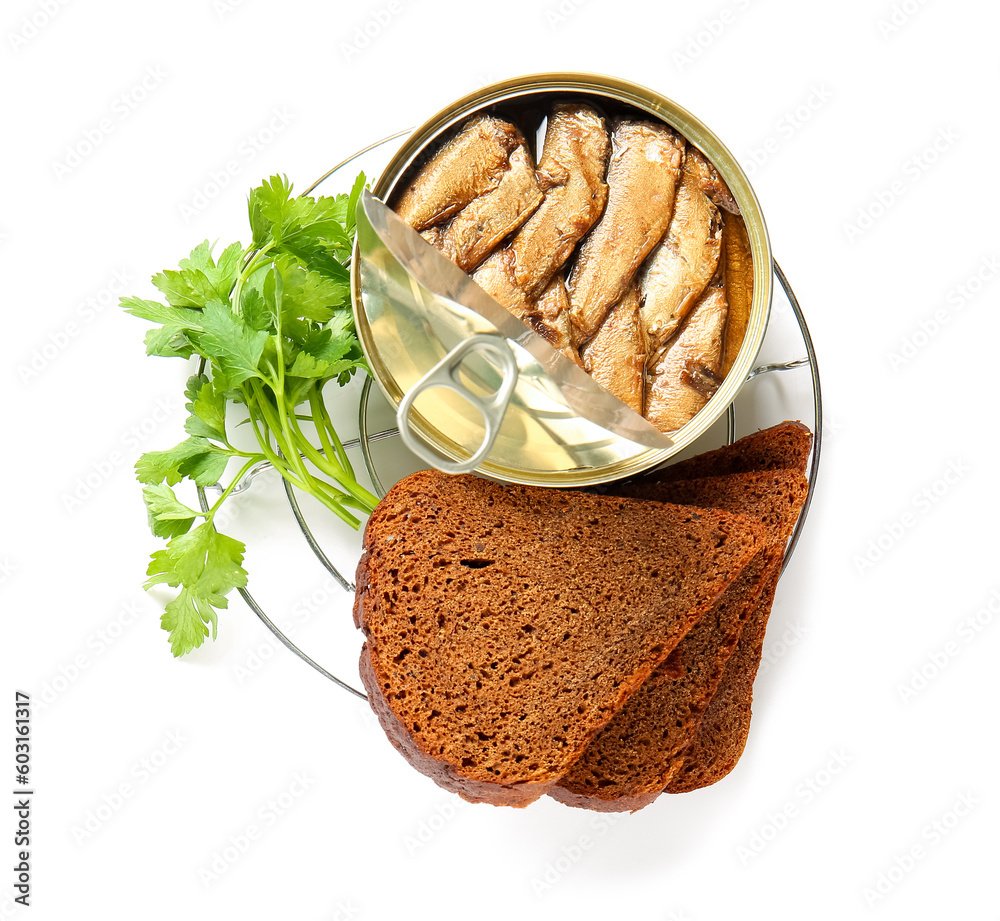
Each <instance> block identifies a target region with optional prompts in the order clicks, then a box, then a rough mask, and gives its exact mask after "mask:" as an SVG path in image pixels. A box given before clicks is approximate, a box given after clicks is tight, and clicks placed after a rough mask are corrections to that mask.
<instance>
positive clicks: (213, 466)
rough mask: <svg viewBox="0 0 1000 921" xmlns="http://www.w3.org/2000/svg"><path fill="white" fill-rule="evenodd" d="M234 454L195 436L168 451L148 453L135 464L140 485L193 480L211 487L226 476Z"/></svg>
mask: <svg viewBox="0 0 1000 921" xmlns="http://www.w3.org/2000/svg"><path fill="white" fill-rule="evenodd" d="M231 456H232V452H230V451H227V450H225V449H223V448H220V447H217V446H216V445H214V444H212V443H211V442H210V441H209V440H208V439H207V438H204V437H202V436H192V437H191V438H188V439H186V440H185V441H182V442H181V443H180V444H179V445H175V446H174V447H173V448H171V449H170V450H169V451H147V452H146V453H145V454H143V455H142V456H141V457H140V458H139V459H138V460H137V461H136V462H135V474H136V479H137V480H138V481H139V482H140V483H147V484H151V485H155V484H157V483H163V482H166V483H167V485H168V486H173V485H175V484H176V483H179V482H180V481H181V480H182V479H184V477H190V478H191V479H192V480H194V481H195V483H197V484H198V485H199V486H212V485H213V484H215V483H218V482H219V479H220V478H221V476H222V474H223V473H224V472H225V469H226V464H228V463H229V458H230V457H231Z"/></svg>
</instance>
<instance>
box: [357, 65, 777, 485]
mask: <svg viewBox="0 0 1000 921" xmlns="http://www.w3.org/2000/svg"><path fill="white" fill-rule="evenodd" d="M546 93H548V94H552V93H570V94H574V93H575V94H580V95H584V96H589V97H590V98H594V97H603V98H606V99H608V100H609V101H611V102H612V103H615V104H618V105H622V104H624V105H628V106H631V107H633V108H635V109H637V110H639V111H641V112H645V113H646V114H648V115H650V116H652V117H654V118H656V119H658V120H660V121H663V122H665V123H666V124H669V125H670V126H671V127H673V128H674V129H676V130H677V131H679V132H680V133H681V134H682V135H683V136H684V137H685V139H686V140H687V141H688V142H689V143H692V144H693V145H694V146H695V147H697V148H698V149H700V150H701V151H702V153H704V154H705V156H706V157H707V158H708V159H709V161H710V162H711V163H712V165H713V166H714V167H715V168H716V169H717V170H718V171H719V173H720V175H721V176H722V178H723V179H724V180H725V182H726V184H727V185H728V186H729V190H730V192H731V193H732V194H733V197H734V198H735V200H736V202H737V204H738V205H739V208H740V212H741V215H742V217H743V221H744V224H745V227H746V231H747V236H748V239H749V243H750V253H751V260H752V264H753V299H752V302H751V308H750V315H749V318H748V324H747V329H746V331H745V333H744V336H743V341H742V343H741V345H740V350H739V352H738V353H737V357H736V359H735V361H734V362H733V364H732V366H731V368H730V370H729V373H728V374H727V375H726V378H725V380H724V381H723V383H722V385H721V386H720V387H719V389H718V391H717V392H716V393H715V394H714V395H713V396H712V398H711V399H710V400H709V401H708V403H707V404H706V405H705V406H704V407H702V409H701V410H699V412H698V413H697V414H696V415H695V416H694V417H693V418H692V419H691V420H690V421H689V422H688V423H686V424H685V425H684V426H682V427H681V428H680V429H679V430H678V431H677V432H676V433H675V434H674V435H672V437H673V438H674V447H673V448H671V449H664V450H654V449H649V450H646V451H643V452H640V453H637V454H634V455H632V456H631V457H628V458H625V459H623V460H622V461H620V462H619V463H618V464H615V465H612V466H610V467H608V468H599V469H592V468H586V469H579V468H578V469H575V470H569V471H565V472H561V471H560V472H556V473H552V472H540V471H526V470H522V469H518V468H512V467H508V466H504V465H500V464H496V463H492V462H489V461H488V462H486V463H484V464H483V465H481V466H480V467H479V468H478V471H479V472H481V473H483V474H485V475H488V476H491V477H493V478H495V479H498V480H503V481H506V482H517V483H525V484H530V485H559V486H582V485H595V484H598V483H602V482H607V481H609V480H615V479H620V478H623V477H627V476H632V475H634V474H637V473H640V472H643V471H645V470H649V469H652V468H653V467H655V466H658V465H659V464H661V463H663V462H664V461H666V460H667V459H669V458H670V457H672V456H673V455H674V454H676V453H678V452H679V451H682V450H683V449H684V448H686V447H687V446H688V445H690V444H692V443H693V442H694V441H695V440H696V439H697V438H698V437H699V436H701V435H702V434H704V432H705V431H707V429H708V428H709V427H710V426H711V425H712V424H713V423H714V422H715V421H716V420H717V419H718V418H719V417H720V416H721V415H722V414H723V413H724V412H725V411H726V408H727V407H728V406H729V405H731V404H732V402H733V401H734V400H735V398H736V396H737V394H738V393H739V391H740V389H741V388H742V386H743V384H744V383H745V382H746V379H747V375H748V374H749V372H750V370H751V368H752V367H753V364H754V361H755V360H756V357H757V354H758V352H759V350H760V346H761V343H762V342H763V338H764V333H765V331H766V328H767V323H768V319H769V316H770V310H771V301H772V297H773V261H772V255H771V244H770V238H769V235H768V231H767V226H766V224H765V221H764V216H763V212H762V210H761V207H760V202H759V200H758V199H757V196H756V193H755V192H754V190H753V187H752V186H751V184H750V180H749V178H748V177H747V175H746V173H745V172H744V171H743V169H742V167H741V166H740V165H739V163H738V161H737V160H736V158H735V157H734V156H733V154H732V152H731V151H730V150H729V148H728V147H726V145H725V144H723V142H722V141H721V140H720V139H719V138H718V137H717V135H716V134H715V133H714V132H713V131H711V129H709V128H708V126H707V125H705V124H704V122H702V121H701V119H699V118H698V117H697V116H695V115H693V114H692V113H691V112H689V111H688V110H687V109H685V108H684V107H683V106H680V105H679V104H677V103H675V102H674V101H673V100H671V99H668V98H667V97H665V96H663V95H661V94H659V93H656V92H654V91H653V90H651V89H649V88H647V87H644V86H641V85H639V84H636V83H632V82H630V81H628V80H623V79H620V78H618V77H612V76H606V75H602V74H594V73H582V72H553V73H537V74H529V75H526V76H520V77H513V78H509V79H506V80H502V81H499V82H496V83H493V84H489V85H488V86H485V87H482V88H480V89H478V90H474V91H472V92H470V93H467V94H465V95H464V96H462V97H461V98H459V99H457V100H455V101H454V102H452V103H451V104H450V105H448V106H446V107H445V108H443V109H441V110H439V111H438V112H437V113H435V114H434V115H432V116H431V117H430V118H428V119H427V120H426V121H425V122H424V123H423V124H422V125H420V126H419V127H418V128H416V129H415V130H414V131H413V132H412V133H411V134H410V136H409V137H408V138H407V139H406V140H405V141H404V142H403V144H402V146H401V147H400V148H399V150H398V151H397V152H396V154H395V155H394V156H393V157H392V159H391V160H390V161H389V163H388V164H387V165H386V167H385V169H384V170H383V171H382V173H381V175H380V176H379V178H378V180H377V181H376V183H375V185H374V187H373V192H374V193H375V194H376V195H377V196H379V197H380V198H382V199H383V200H386V199H387V198H388V197H389V196H390V194H391V192H392V191H393V189H394V186H395V184H396V183H397V182H398V181H399V180H400V179H401V178H402V177H403V176H404V175H405V173H406V171H407V170H408V169H409V168H410V167H411V166H412V165H413V164H414V162H415V161H416V160H417V158H418V157H419V156H420V154H421V153H422V152H423V151H424V150H425V149H426V148H427V146H428V144H431V143H433V142H434V140H435V139H437V138H439V137H440V136H441V135H442V134H443V133H445V132H447V131H448V130H449V129H451V128H453V127H455V126H456V125H457V124H459V123H460V122H462V121H463V120H465V119H467V118H468V117H469V116H471V115H472V114H474V113H475V112H477V111H481V110H483V109H487V108H489V107H490V106H495V105H497V104H499V103H503V102H508V101H514V100H519V99H527V98H530V97H531V96H535V95H542V94H546ZM356 247H357V244H355V258H353V259H352V270H351V288H352V298H353V302H354V305H355V314H356V316H357V319H358V322H357V324H356V325H357V328H358V338H359V340H360V342H361V347H362V350H363V351H364V353H365V357H366V359H367V360H368V364H369V367H370V368H371V370H372V376H373V377H374V379H375V382H376V383H377V385H378V387H379V389H380V390H381V391H382V393H383V394H384V395H385V397H386V399H387V400H389V402H390V403H392V404H393V405H398V404H399V402H400V401H401V399H402V398H403V394H402V393H401V392H400V389H399V388H398V387H397V386H394V385H395V381H394V380H393V379H392V373H391V369H384V368H382V363H381V362H380V361H379V349H378V344H377V343H376V342H374V341H373V338H372V336H371V335H370V330H369V328H368V324H367V322H366V315H365V311H364V309H363V307H362V301H361V289H360V278H359V273H358V271H357V265H358V261H359V260H358V259H357V249H356ZM413 424H414V427H415V428H416V429H417V431H418V433H419V434H420V436H421V437H422V438H423V439H425V440H426V441H427V442H429V443H430V444H431V445H433V446H434V448H435V449H437V450H439V451H441V452H442V453H443V454H445V455H446V456H448V457H451V458H454V459H462V458H464V457H465V455H466V453H467V452H465V451H464V449H463V448H461V447H460V446H459V445H457V444H455V443H453V442H452V441H451V440H450V439H449V438H448V437H447V435H445V434H444V433H443V432H441V431H440V430H439V429H437V428H434V427H432V426H430V425H428V424H426V423H424V422H423V421H422V419H421V418H420V417H419V416H415V417H414V418H413Z"/></svg>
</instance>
